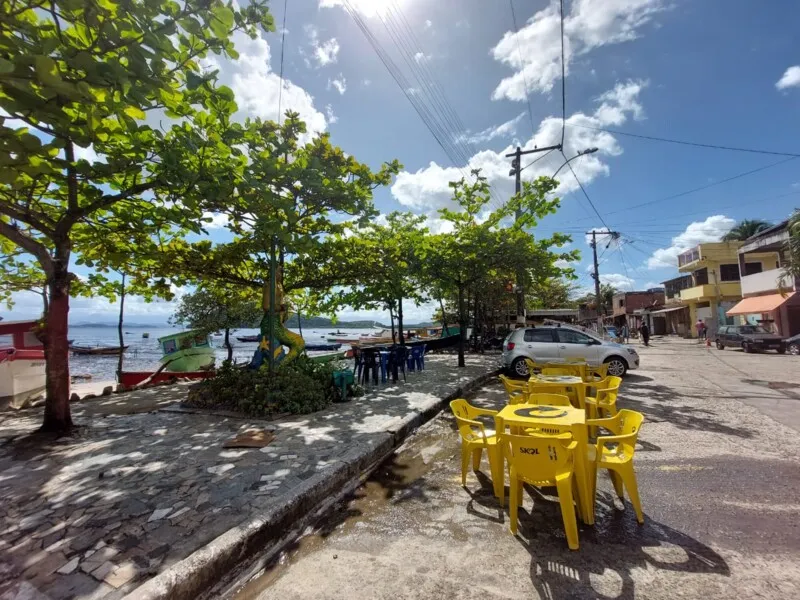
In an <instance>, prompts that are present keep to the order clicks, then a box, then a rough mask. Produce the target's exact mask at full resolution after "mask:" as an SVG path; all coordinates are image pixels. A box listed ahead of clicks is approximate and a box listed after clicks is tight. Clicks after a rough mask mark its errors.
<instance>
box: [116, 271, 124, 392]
mask: <svg viewBox="0 0 800 600" xmlns="http://www.w3.org/2000/svg"><path fill="white" fill-rule="evenodd" d="M124 312H125V273H123V274H122V283H121V285H120V293H119V322H118V323H117V333H118V335H119V360H118V361H117V381H120V380H121V378H122V357H123V355H124V354H125V352H124V351H123V350H122V347H123V346H124V345H125V339H124V338H123V337H122V316H123V314H124Z"/></svg>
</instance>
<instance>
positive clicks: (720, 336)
mask: <svg viewBox="0 0 800 600" xmlns="http://www.w3.org/2000/svg"><path fill="white" fill-rule="evenodd" d="M716 343H717V349H719V350H724V349H725V347H726V346H731V347H733V348H741V349H742V350H744V351H745V352H756V351H759V352H760V351H762V350H777V351H778V354H784V353H785V352H786V343H785V342H784V341H783V338H782V337H781V336H779V335H776V334H774V333H771V332H769V331H767V330H766V329H764V328H763V327H761V326H759V325H723V326H722V327H720V328H719V329H718V330H717V339H716Z"/></svg>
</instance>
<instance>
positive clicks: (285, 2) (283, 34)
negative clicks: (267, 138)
mask: <svg viewBox="0 0 800 600" xmlns="http://www.w3.org/2000/svg"><path fill="white" fill-rule="evenodd" d="M288 2H289V0H283V29H282V30H281V69H280V80H281V81H280V87H279V88H278V125H280V124H281V100H282V97H283V50H284V47H285V45H286V8H287V6H288Z"/></svg>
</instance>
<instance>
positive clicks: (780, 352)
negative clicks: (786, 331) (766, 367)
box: [778, 346, 786, 354]
mask: <svg viewBox="0 0 800 600" xmlns="http://www.w3.org/2000/svg"><path fill="white" fill-rule="evenodd" d="M778 354H786V346H779V347H778Z"/></svg>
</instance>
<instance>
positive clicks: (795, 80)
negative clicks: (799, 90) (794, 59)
mask: <svg viewBox="0 0 800 600" xmlns="http://www.w3.org/2000/svg"><path fill="white" fill-rule="evenodd" d="M775 87H776V88H778V89H779V90H785V89H786V88H790V87H800V65H795V66H793V67H789V68H788V69H786V72H785V73H784V74H783V77H781V78H780V79H779V80H778V82H777V83H776V84H775Z"/></svg>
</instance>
